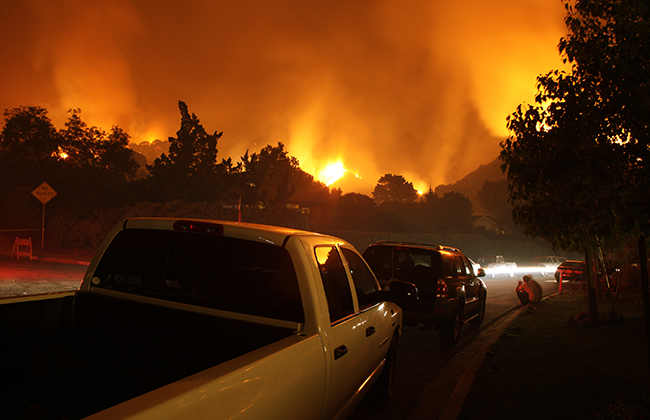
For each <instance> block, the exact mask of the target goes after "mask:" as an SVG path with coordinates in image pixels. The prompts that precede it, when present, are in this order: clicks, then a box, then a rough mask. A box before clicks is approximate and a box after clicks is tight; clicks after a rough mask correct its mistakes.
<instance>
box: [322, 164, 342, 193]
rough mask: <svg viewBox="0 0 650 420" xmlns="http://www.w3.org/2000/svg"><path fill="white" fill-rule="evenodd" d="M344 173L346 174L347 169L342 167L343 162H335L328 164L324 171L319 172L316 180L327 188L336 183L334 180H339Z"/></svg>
mask: <svg viewBox="0 0 650 420" xmlns="http://www.w3.org/2000/svg"><path fill="white" fill-rule="evenodd" d="M345 172H347V169H345V167H344V166H343V162H341V161H337V162H334V163H330V164H328V165H327V166H326V167H325V169H323V170H321V171H320V172H319V174H318V180H319V181H321V182H323V183H324V184H325V185H327V186H328V187H329V186H330V185H332V184H333V183H334V182H336V180H338V179H339V178H341V177H342V176H343V175H344V174H345Z"/></svg>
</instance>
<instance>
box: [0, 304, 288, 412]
mask: <svg viewBox="0 0 650 420" xmlns="http://www.w3.org/2000/svg"><path fill="white" fill-rule="evenodd" d="M73 307H74V311H73V310H72V309H73ZM143 309H144V310H143ZM73 313H74V315H73ZM107 314H109V315H108V316H107ZM53 316H55V317H57V318H56V320H53V319H54V318H53ZM0 319H3V320H5V321H2V331H3V332H5V337H4V338H3V341H4V342H5V344H4V345H3V346H2V349H1V350H0V357H1V358H2V360H3V361H5V362H3V363H2V370H0V376H1V377H2V380H1V387H0V393H1V394H2V396H3V399H4V400H5V401H11V404H10V408H11V409H10V411H8V412H5V413H4V414H3V418H8V419H19V418H21V414H22V413H23V411H24V410H25V409H26V408H28V407H30V406H41V407H42V408H44V409H45V411H46V412H47V419H48V420H50V419H64V418H65V419H70V420H73V419H79V418H83V417H86V416H88V415H90V414H92V413H95V412H98V411H100V410H103V409H105V408H108V407H110V406H113V405H116V404H118V403H120V402H122V401H125V400H128V399H130V398H133V397H136V396H138V395H141V394H144V393H146V392H149V391H151V390H154V389H156V388H159V387H162V386H164V385H166V384H169V383H171V382H174V381H177V380H179V379H182V378H185V377H187V376H190V375H192V374H194V373H197V372H200V371H202V370H205V369H208V368H209V367H211V366H215V365H217V364H220V363H223V362H225V361H227V360H230V359H233V358H235V357H237V356H239V355H242V354H244V353H247V352H250V351H253V350H255V349H258V348H261V347H264V346H266V345H268V344H270V343H273V342H276V341H279V340H281V339H283V338H286V337H289V336H291V335H292V331H291V330H290V329H289V328H282V327H276V326H269V325H259V324H255V323H251V322H243V321H237V320H230V319H225V318H220V317H214V316H210V315H206V314H201V313H196V312H191V311H184V310H178V309H173V308H166V307H161V306H154V305H143V304H142V303H139V302H130V301H128V300H122V299H117V298H113V297H106V296H101V295H95V294H89V293H79V294H77V295H76V296H69V297H65V298H61V299H49V300H43V301H34V302H27V303H25V302H23V303H21V304H20V305H12V304H8V305H0ZM10 320H11V321H10ZM16 320H20V322H18V323H16ZM43 321H45V323H44V322H43ZM19 329H20V330H19ZM44 330H47V332H48V334H43V332H44ZM26 333H27V334H26ZM26 337H27V339H26ZM29 337H31V339H30V338H29ZM43 337H49V338H48V339H44V338H43ZM6 361H11V363H6ZM53 390H54V391H53ZM3 411H5V410H3ZM5 415H6V416H7V417H4V416H5Z"/></svg>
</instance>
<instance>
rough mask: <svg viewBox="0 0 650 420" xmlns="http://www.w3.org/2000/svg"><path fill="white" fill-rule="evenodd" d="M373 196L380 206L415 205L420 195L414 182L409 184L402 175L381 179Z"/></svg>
mask: <svg viewBox="0 0 650 420" xmlns="http://www.w3.org/2000/svg"><path fill="white" fill-rule="evenodd" d="M372 196H373V198H374V200H375V202H376V203H377V204H378V205H381V204H383V203H387V202H392V203H413V202H415V200H416V199H417V197H418V193H417V191H416V190H415V188H413V183H412V182H407V181H406V179H404V177H403V176H402V175H393V174H386V175H384V176H382V177H381V178H379V181H377V185H376V186H375V189H374V190H373V192H372Z"/></svg>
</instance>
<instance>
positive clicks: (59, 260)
mask: <svg viewBox="0 0 650 420" xmlns="http://www.w3.org/2000/svg"><path fill="white" fill-rule="evenodd" d="M34 259H35V260H37V261H43V262H50V263H58V264H70V265H85V266H89V265H90V262H89V261H79V260H72V259H67V258H58V257H34Z"/></svg>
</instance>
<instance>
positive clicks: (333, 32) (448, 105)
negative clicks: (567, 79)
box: [0, 0, 566, 194]
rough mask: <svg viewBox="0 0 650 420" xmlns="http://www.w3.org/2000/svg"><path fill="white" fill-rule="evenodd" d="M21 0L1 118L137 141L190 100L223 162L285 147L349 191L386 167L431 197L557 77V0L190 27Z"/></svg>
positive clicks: (201, 19)
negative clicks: (33, 108)
mask: <svg viewBox="0 0 650 420" xmlns="http://www.w3.org/2000/svg"><path fill="white" fill-rule="evenodd" d="M26 3H28V5H27V6H21V7H18V6H17V7H12V8H5V9H7V10H3V17H4V18H5V19H3V23H4V24H3V25H0V36H2V37H3V38H4V39H12V40H13V41H15V42H14V43H13V44H12V45H13V46H14V48H11V49H9V50H7V51H3V54H4V55H3V58H4V59H5V61H7V62H11V63H13V65H12V66H5V68H3V71H4V72H5V74H4V76H5V77H4V79H5V80H11V81H12V83H9V84H7V83H5V86H3V89H0V103H1V107H0V109H11V108H13V107H16V106H19V105H20V104H26V105H38V106H44V107H45V108H47V109H48V111H49V112H50V117H51V118H52V121H53V123H54V125H55V126H56V127H57V128H61V127H63V125H64V123H65V122H66V121H67V119H68V118H69V114H68V112H67V111H68V110H69V109H77V108H79V109H81V110H82V118H83V120H84V122H86V123H87V124H88V126H96V127H101V128H103V129H104V130H108V129H109V127H111V126H113V125H116V126H118V127H120V128H122V129H123V130H124V131H125V133H128V134H129V136H130V141H131V142H132V143H134V144H136V145H139V144H140V143H142V142H144V141H146V142H150V143H151V142H152V141H153V140H155V139H158V140H161V141H162V142H165V141H167V139H168V138H169V137H176V133H177V130H178V129H179V122H180V116H179V110H178V101H179V100H182V101H183V102H185V103H186V104H187V105H188V107H189V110H190V112H191V113H192V114H195V115H196V117H197V118H198V119H200V122H201V124H202V125H203V127H204V128H205V130H206V131H207V132H209V133H213V132H215V131H218V132H223V137H222V138H221V139H220V140H219V143H218V153H219V156H218V159H219V161H221V159H222V158H223V159H228V158H231V159H232V160H233V162H237V161H238V160H239V159H240V158H241V157H242V156H243V155H244V154H245V153H246V151H249V153H254V152H258V151H259V150H260V149H261V148H263V147H265V146H266V145H271V146H274V145H276V144H278V142H282V143H283V144H284V145H285V146H286V149H285V150H286V151H287V152H288V153H289V154H290V155H291V156H295V157H296V158H297V159H298V160H299V162H300V166H301V169H303V170H305V171H307V172H309V173H310V174H312V175H313V176H314V177H315V178H316V179H318V180H320V181H322V182H324V183H325V184H327V185H333V186H336V185H337V184H339V186H342V187H341V188H342V190H343V191H344V192H346V193H347V192H363V193H366V194H371V193H372V189H373V187H374V186H375V184H376V183H377V181H378V180H379V179H380V177H381V176H383V175H385V174H387V173H392V174H399V175H403V176H404V178H405V179H406V180H407V181H408V182H412V183H413V186H414V188H415V189H416V190H420V191H424V192H426V191H428V190H429V187H431V188H434V189H435V188H436V187H437V186H439V185H441V184H451V183H454V182H456V181H458V180H459V179H461V178H462V177H464V176H466V175H467V174H468V173H470V172H471V171H474V170H476V169H477V167H478V166H479V165H483V164H487V163H489V162H491V161H493V160H494V159H496V158H497V157H498V155H499V152H500V146H499V145H500V142H501V141H503V140H504V138H505V137H507V136H508V134H509V133H508V132H507V128H506V118H507V116H508V115H509V114H510V113H512V112H514V111H515V108H516V106H517V105H519V104H522V103H526V102H531V101H533V98H534V94H535V90H536V85H535V80H536V77H537V76H538V75H540V74H545V73H547V72H548V71H550V70H553V69H558V68H562V62H561V59H560V56H559V54H558V49H557V45H558V41H559V39H560V37H562V36H564V35H565V34H566V27H565V24H564V17H565V15H566V10H565V9H564V7H563V4H562V2H552V1H548V0H526V1H521V0H498V1H475V0H458V1H453V2H431V1H427V0H414V1H410V2H391V1H378V2H332V3H328V4H327V6H325V5H317V6H314V7H311V6H310V7H306V6H305V5H304V2H300V1H297V0H290V1H288V2H286V4H285V6H286V7H277V5H275V4H274V3H272V2H264V1H259V0H251V1H249V2H232V3H233V4H232V5H230V4H227V3H226V2H209V1H201V2H188V4H186V5H184V8H185V9H186V13H185V14H183V16H182V17H185V16H193V17H194V18H195V20H193V21H192V24H191V25H188V24H187V22H185V21H183V20H182V19H181V20H180V21H179V16H178V10H177V8H176V6H175V5H174V4H173V3H172V2H150V1H144V0H128V1H121V2H80V1H71V2H65V4H66V5H74V7H64V8H54V7H51V6H49V5H48V2H43V1H37V2H26ZM235 3H236V4H235ZM283 4H284V3H283ZM250 10H255V11H256V13H252V14H251V13H249V11H250ZM323 11H327V13H322V12H323ZM217 20H218V21H219V22H220V25H221V27H220V29H221V30H220V31H211V32H210V31H208V32H206V31H204V28H205V27H209V25H211V24H213V22H215V21H217ZM358 22H364V24H362V25H359V24H358ZM25 27H28V28H30V31H32V32H30V36H29V37H22V38H21V37H19V38H17V39H16V37H15V36H13V35H14V34H15V33H19V32H20V31H21V30H24V28H25ZM168 28H177V29H178V28H182V29H178V30H168ZM450 34H453V36H451V38H450ZM71 39H73V40H75V46H76V47H75V48H69V44H70V43H69V40H71ZM450 39H452V41H453V42H450ZM185 45H193V48H183V46H185ZM196 51H202V52H204V54H196ZM224 57H228V60H224V59H223V58H224ZM165 151H166V150H165ZM154 152H156V153H157V154H158V155H159V154H160V151H159V150H158V149H157V148H156V147H152V148H151V155H152V156H149V155H147V156H146V157H147V159H148V163H149V164H152V163H153V158H154V156H153V154H154ZM56 158H57V159H65V158H64V157H63V156H61V155H60V154H57V157H56ZM332 162H335V163H332ZM340 162H345V163H346V164H347V165H348V168H345V167H344V166H343V164H342V163H340ZM330 165H334V166H332V167H331V168H330ZM337 165H338V166H337ZM354 174H359V175H358V176H356V175H354ZM337 180H338V181H337Z"/></svg>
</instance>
